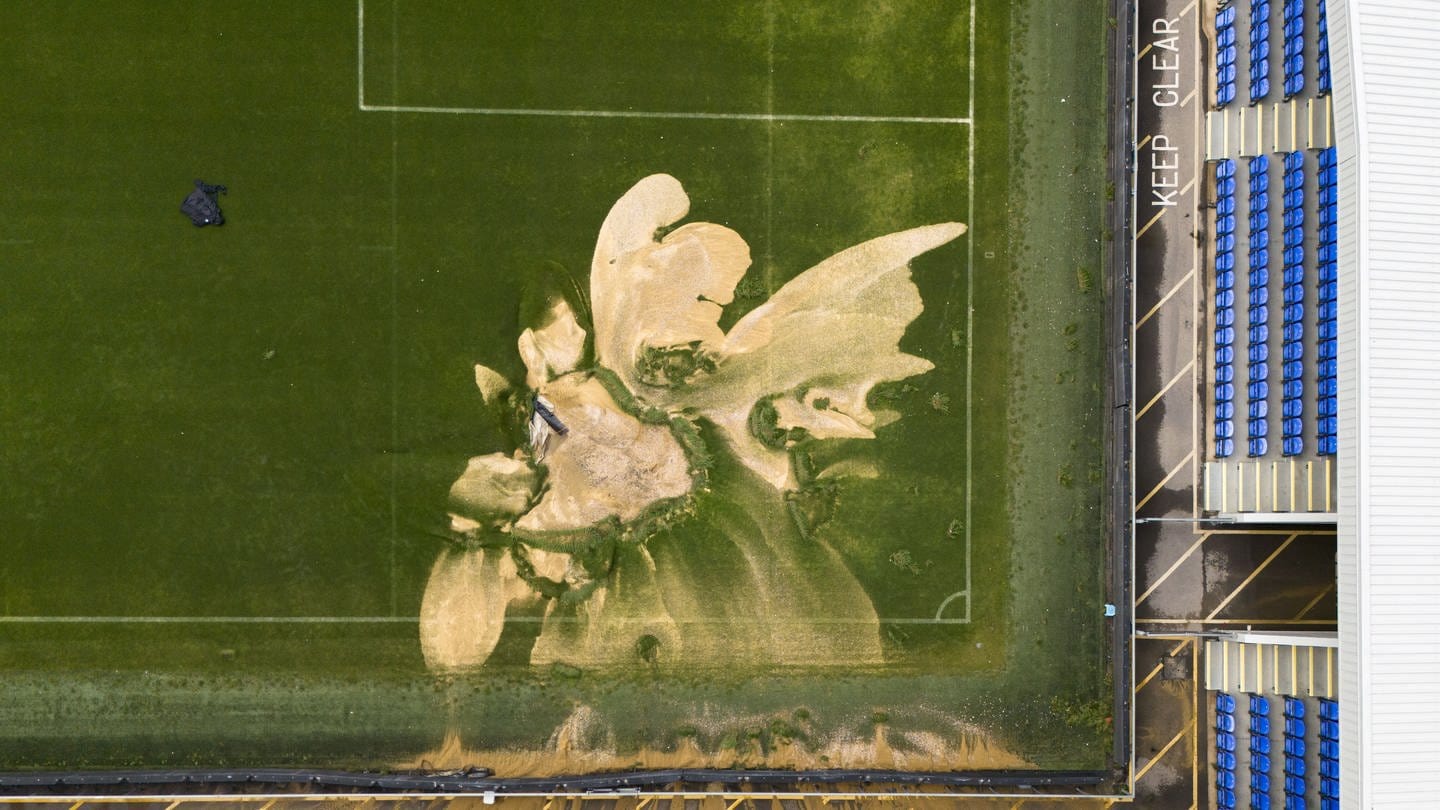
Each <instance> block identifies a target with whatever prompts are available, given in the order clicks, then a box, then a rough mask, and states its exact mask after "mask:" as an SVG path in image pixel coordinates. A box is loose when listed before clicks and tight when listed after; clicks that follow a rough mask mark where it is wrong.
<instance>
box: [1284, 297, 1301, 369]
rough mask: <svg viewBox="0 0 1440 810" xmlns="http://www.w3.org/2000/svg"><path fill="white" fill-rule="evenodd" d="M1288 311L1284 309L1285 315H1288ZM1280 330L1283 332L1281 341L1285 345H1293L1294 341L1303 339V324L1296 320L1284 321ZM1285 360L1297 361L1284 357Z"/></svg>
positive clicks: (1294, 358) (1293, 358) (1287, 308)
mask: <svg viewBox="0 0 1440 810" xmlns="http://www.w3.org/2000/svg"><path fill="white" fill-rule="evenodd" d="M1289 309H1290V308H1289V307H1286V310H1287V314H1288V310H1289ZM1282 329H1283V331H1282V332H1281V335H1282V339H1283V340H1284V341H1285V342H1286V343H1293V342H1295V341H1297V340H1300V339H1301V338H1303V337H1305V324H1304V323H1302V322H1300V321H1299V320H1298V319H1297V320H1293V321H1292V320H1288V319H1287V321H1286V323H1285V325H1284V326H1283V327H1282ZM1285 359H1286V360H1298V359H1299V358H1296V357H1286V358H1285Z"/></svg>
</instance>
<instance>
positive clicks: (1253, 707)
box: [1250, 695, 1270, 717]
mask: <svg viewBox="0 0 1440 810" xmlns="http://www.w3.org/2000/svg"><path fill="white" fill-rule="evenodd" d="M1250 713H1251V714H1258V715H1261V716H1266V717H1268V716H1269V715H1270V701H1268V700H1266V699H1265V698H1264V697H1263V696H1261V695H1251V696H1250Z"/></svg>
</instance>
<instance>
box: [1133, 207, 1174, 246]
mask: <svg viewBox="0 0 1440 810" xmlns="http://www.w3.org/2000/svg"><path fill="white" fill-rule="evenodd" d="M1165 211H1166V209H1164V208H1162V209H1160V211H1159V212H1158V213H1156V214H1155V216H1153V217H1151V218H1150V221H1149V222H1147V223H1145V227H1143V228H1141V229H1140V230H1139V231H1138V232H1137V233H1136V234H1135V238H1136V239H1139V238H1140V237H1142V236H1144V235H1145V232H1146V231H1148V230H1150V226H1151V225H1154V224H1155V223H1156V222H1158V221H1160V217H1163V216H1165Z"/></svg>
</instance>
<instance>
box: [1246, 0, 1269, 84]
mask: <svg viewBox="0 0 1440 810" xmlns="http://www.w3.org/2000/svg"><path fill="white" fill-rule="evenodd" d="M1269 94H1270V0H1253V2H1252V3H1251V4H1250V101H1251V102H1252V103H1253V102H1256V101H1259V100H1260V99H1262V98H1265V96H1267V95H1269Z"/></svg>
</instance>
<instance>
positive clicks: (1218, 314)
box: [1215, 307, 1235, 326]
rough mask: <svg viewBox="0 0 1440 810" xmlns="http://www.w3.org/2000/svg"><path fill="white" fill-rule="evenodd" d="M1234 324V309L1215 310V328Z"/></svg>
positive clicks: (1222, 308)
mask: <svg viewBox="0 0 1440 810" xmlns="http://www.w3.org/2000/svg"><path fill="white" fill-rule="evenodd" d="M1234 323H1235V308H1234V307H1221V308H1220V309H1217V310H1215V325H1216V326H1232V325H1234Z"/></svg>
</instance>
